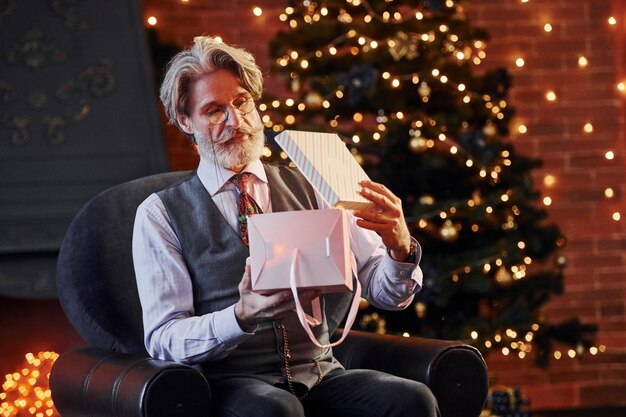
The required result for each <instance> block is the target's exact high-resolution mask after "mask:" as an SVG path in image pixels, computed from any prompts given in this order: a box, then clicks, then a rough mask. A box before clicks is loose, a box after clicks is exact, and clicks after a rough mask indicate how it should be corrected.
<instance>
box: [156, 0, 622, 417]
mask: <svg viewBox="0 0 626 417" xmlns="http://www.w3.org/2000/svg"><path fill="white" fill-rule="evenodd" d="M201 3H206V2H200V1H194V0H189V2H188V3H184V2H174V1H165V0H144V12H145V15H146V17H147V16H149V15H154V16H156V17H157V19H158V24H157V30H158V31H159V34H160V36H161V40H162V41H165V42H171V43H175V44H177V45H179V46H186V45H188V44H189V43H190V42H191V40H192V38H193V36H195V35H197V34H201V33H206V34H211V35H220V36H222V37H223V38H224V39H225V40H227V41H229V42H231V43H236V44H239V45H241V46H244V47H246V48H247V49H249V50H250V51H252V52H253V53H255V55H256V56H257V59H258V62H259V64H260V65H261V67H262V68H268V60H269V59H268V41H269V40H270V39H271V38H272V37H273V34H274V33H275V31H276V30H277V23H278V19H277V16H278V14H279V12H280V11H281V9H282V8H283V7H284V6H285V4H286V3H287V2H286V1H279V0H263V1H261V0H259V1H258V2H256V3H255V4H254V5H259V6H261V7H262V8H263V10H264V13H263V15H262V16H261V17H255V16H254V15H253V14H252V7H253V4H252V3H249V2H243V1H238V0H223V1H221V2H219V3H218V2H209V3H210V4H211V5H209V6H205V5H200V4H201ZM624 3H626V2H624V1H623V0H529V1H527V2H522V0H498V1H493V0H472V1H471V2H469V3H467V4H466V5H465V10H466V12H467V13H468V15H469V16H470V18H471V19H472V21H473V23H474V24H475V25H477V26H482V27H485V28H487V29H488V30H489V32H490V34H491V36H492V41H491V42H490V44H489V47H488V49H487V54H488V55H487V59H486V60H485V62H484V64H483V65H481V66H480V67H479V70H480V69H481V68H484V69H486V68H491V67H500V66H505V67H507V68H509V70H510V72H511V74H512V75H513V77H514V79H513V89H512V96H511V98H510V102H511V104H512V105H513V106H515V107H516V108H517V116H516V119H515V120H514V122H513V124H512V127H516V126H517V124H520V123H523V124H524V125H526V126H527V128H528V132H527V133H526V134H520V133H519V132H517V130H516V129H513V133H512V135H511V138H510V140H511V141H512V142H514V143H515V145H516V147H517V149H519V150H520V151H524V152H526V153H527V154H529V155H533V156H538V157H540V158H542V159H543V160H544V167H543V168H542V169H541V170H540V172H538V173H537V176H536V181H537V184H538V185H539V186H540V188H541V189H542V191H543V193H544V195H546V196H549V197H551V198H552V205H551V206H550V208H549V210H550V216H551V220H554V221H556V222H558V224H559V226H560V227H561V229H562V230H563V232H564V233H565V235H566V237H567V239H568V245H567V248H566V250H565V255H566V256H567V259H568V268H567V269H566V281H565V288H566V290H565V293H564V294H563V295H562V296H559V297H557V298H555V299H554V300H553V301H551V302H550V303H549V305H548V306H547V307H546V309H545V314H546V315H548V316H549V317H550V318H551V320H555V321H558V320H559V319H568V318H570V317H572V316H574V315H576V316H578V317H580V318H581V319H582V320H583V321H588V322H595V323H598V324H599V325H600V332H599V340H598V342H599V344H603V345H605V346H606V351H605V352H604V353H601V354H599V355H596V356H592V355H589V354H587V355H585V357H584V358H583V359H582V360H578V359H570V358H569V357H568V356H567V354H565V353H566V350H564V351H563V353H564V355H563V358H561V359H560V360H553V361H552V364H551V366H550V368H549V369H548V370H547V371H544V370H541V369H538V368H536V367H534V366H533V364H532V360H531V359H524V360H521V359H517V358H507V357H503V356H502V355H500V354H499V353H497V352H494V353H492V354H490V355H489V356H488V357H487V360H488V364H489V369H490V374H491V378H492V381H493V382H494V383H499V384H505V385H508V386H513V387H520V388H521V389H522V391H523V394H524V395H525V396H528V397H529V398H530V399H531V401H532V403H533V408H535V409H546V410H550V409H568V408H593V407H610V406H617V405H621V406H625V405H626V396H625V395H624V394H623V393H624V392H626V311H625V304H626V280H625V279H624V274H625V272H626V259H625V253H624V249H625V248H626V240H625V234H624V222H626V208H625V204H624V197H623V194H624V175H623V168H624V163H625V159H624V156H623V155H624V151H625V150H626V130H625V128H624V125H625V107H626V106H625V103H626V94H624V93H620V92H619V91H618V90H617V89H616V84H617V82H619V81H626V58H625V56H626V48H625V47H624V44H625V43H626V5H625V4H624ZM218 4H219V6H218ZM609 16H615V18H616V19H617V24H616V25H609V23H608V21H607V19H608V18H609ZM545 23H550V24H551V25H552V31H551V32H546V31H545V30H544V24H545ZM580 56H584V57H586V58H587V60H588V65H587V66H586V67H582V68H581V67H580V66H579V64H578V60H579V57H580ZM518 57H522V58H523V59H524V61H525V65H524V66H523V67H517V66H516V65H515V60H516V59H517V58H518ZM266 88H267V89H269V90H271V89H273V88H279V85H278V84H276V82H275V81H272V80H268V83H267V86H266ZM548 90H553V91H554V92H555V93H556V94H557V100H556V101H554V102H549V101H547V100H546V98H545V94H546V92H547V91H548ZM586 123H591V124H592V126H593V132H591V133H586V132H584V129H583V127H584V125H585V124H586ZM167 137H168V149H169V157H170V166H171V167H172V169H188V168H193V167H194V165H195V163H196V157H195V156H194V154H193V150H192V149H191V147H190V145H189V144H188V141H187V139H186V138H185V137H184V136H183V135H180V134H178V133H177V132H176V131H175V129H173V128H171V127H170V128H168V130H167ZM609 150H613V151H614V152H615V158H614V159H612V160H608V159H606V157H605V153H606V152H607V151H609ZM548 174H549V175H553V176H554V177H555V178H556V183H555V185H553V186H551V187H548V186H546V185H544V181H543V179H544V176H545V175H548ZM609 187H610V188H612V189H613V190H614V193H615V196H614V197H613V198H611V199H609V198H606V197H605V190H606V189H607V188H609ZM616 211H618V212H619V211H621V214H622V217H623V218H622V220H621V221H615V220H613V218H612V214H613V213H614V212H616Z"/></svg>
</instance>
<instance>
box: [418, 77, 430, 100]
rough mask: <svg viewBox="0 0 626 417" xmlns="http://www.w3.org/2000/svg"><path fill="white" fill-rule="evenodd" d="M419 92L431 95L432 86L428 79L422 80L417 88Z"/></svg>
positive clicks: (421, 94)
mask: <svg viewBox="0 0 626 417" xmlns="http://www.w3.org/2000/svg"><path fill="white" fill-rule="evenodd" d="M417 92H418V93H419V95H420V96H422V97H429V96H430V92H431V90H430V86H429V85H428V83H427V82H426V81H422V82H421V83H420V85H419V87H418V89H417Z"/></svg>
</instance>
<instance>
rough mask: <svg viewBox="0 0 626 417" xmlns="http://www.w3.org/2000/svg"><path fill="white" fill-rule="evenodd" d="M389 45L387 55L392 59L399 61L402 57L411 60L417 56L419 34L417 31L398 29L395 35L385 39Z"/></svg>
mask: <svg viewBox="0 0 626 417" xmlns="http://www.w3.org/2000/svg"><path fill="white" fill-rule="evenodd" d="M387 46H388V47H389V55H391V57H392V58H393V59H394V61H400V60H401V59H402V58H406V59H407V60H409V61H410V60H413V59H415V58H417V57H418V56H419V51H418V49H417V48H418V46H419V35H418V34H417V33H409V34H407V33H405V32H402V31H399V32H398V33H396V35H395V36H394V37H393V38H391V39H389V40H388V41H387Z"/></svg>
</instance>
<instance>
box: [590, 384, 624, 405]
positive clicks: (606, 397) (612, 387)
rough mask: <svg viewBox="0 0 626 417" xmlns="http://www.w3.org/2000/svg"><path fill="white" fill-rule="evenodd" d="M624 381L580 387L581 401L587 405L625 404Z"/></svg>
mask: <svg viewBox="0 0 626 417" xmlns="http://www.w3.org/2000/svg"><path fill="white" fill-rule="evenodd" d="M624 392H626V383H620V384H603V385H594V386H590V387H582V388H581V392H580V398H581V401H582V402H583V403H585V404H587V405H606V404H611V405H614V406H615V405H621V404H626V396H624Z"/></svg>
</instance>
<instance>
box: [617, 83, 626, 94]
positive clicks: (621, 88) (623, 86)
mask: <svg viewBox="0 0 626 417" xmlns="http://www.w3.org/2000/svg"><path fill="white" fill-rule="evenodd" d="M617 89H618V90H619V91H621V92H624V91H626V82H624V81H622V82H621V83H618V84H617Z"/></svg>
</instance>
